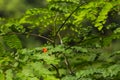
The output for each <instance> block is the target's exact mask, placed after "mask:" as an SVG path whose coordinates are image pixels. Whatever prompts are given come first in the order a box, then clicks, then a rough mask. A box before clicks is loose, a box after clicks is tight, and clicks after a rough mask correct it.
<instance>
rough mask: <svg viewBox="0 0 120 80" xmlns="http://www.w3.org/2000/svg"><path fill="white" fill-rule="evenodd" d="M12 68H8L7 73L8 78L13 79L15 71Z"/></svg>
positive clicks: (8, 79) (7, 79)
mask: <svg viewBox="0 0 120 80" xmlns="http://www.w3.org/2000/svg"><path fill="white" fill-rule="evenodd" d="M12 72H13V71H12V69H8V70H7V71H6V72H5V73H6V80H13V73H12Z"/></svg>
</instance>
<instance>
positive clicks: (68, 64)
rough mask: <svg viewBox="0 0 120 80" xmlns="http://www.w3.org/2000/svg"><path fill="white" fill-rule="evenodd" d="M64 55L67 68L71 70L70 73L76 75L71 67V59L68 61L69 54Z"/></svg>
mask: <svg viewBox="0 0 120 80" xmlns="http://www.w3.org/2000/svg"><path fill="white" fill-rule="evenodd" d="M63 56H64V58H65V65H66V67H67V69H68V70H69V73H70V74H71V75H74V72H73V71H72V69H71V65H70V63H69V61H68V58H67V56H66V55H65V54H63Z"/></svg>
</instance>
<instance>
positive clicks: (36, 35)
mask: <svg viewBox="0 0 120 80" xmlns="http://www.w3.org/2000/svg"><path fill="white" fill-rule="evenodd" d="M8 34H19V35H30V36H35V37H40V38H43V39H46V40H47V41H49V42H51V43H53V42H54V41H53V40H51V39H49V38H47V37H45V36H42V35H38V34H33V33H31V34H30V33H29V34H28V33H16V32H11V33H8Z"/></svg>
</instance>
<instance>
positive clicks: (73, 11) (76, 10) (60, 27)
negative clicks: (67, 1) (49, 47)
mask: <svg viewBox="0 0 120 80" xmlns="http://www.w3.org/2000/svg"><path fill="white" fill-rule="evenodd" d="M81 5H82V4H81ZM81 5H78V6H77V7H76V9H75V10H73V11H72V12H71V13H70V15H69V16H68V17H67V18H66V19H65V21H64V22H63V24H62V25H61V26H60V27H59V29H58V30H57V32H56V35H55V36H57V34H58V32H59V31H60V30H61V29H62V28H63V26H64V25H65V24H66V22H67V21H68V20H69V18H70V17H71V16H72V15H73V13H74V12H76V11H77V10H78V9H79V7H80V6H81Z"/></svg>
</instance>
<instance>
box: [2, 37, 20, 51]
mask: <svg viewBox="0 0 120 80" xmlns="http://www.w3.org/2000/svg"><path fill="white" fill-rule="evenodd" d="M3 39H4V42H5V43H6V45H7V46H9V47H10V48H12V49H13V48H14V49H20V48H22V44H21V41H20V40H19V38H18V37H17V36H16V35H5V36H3Z"/></svg>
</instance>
